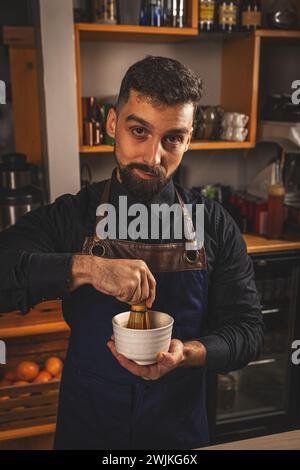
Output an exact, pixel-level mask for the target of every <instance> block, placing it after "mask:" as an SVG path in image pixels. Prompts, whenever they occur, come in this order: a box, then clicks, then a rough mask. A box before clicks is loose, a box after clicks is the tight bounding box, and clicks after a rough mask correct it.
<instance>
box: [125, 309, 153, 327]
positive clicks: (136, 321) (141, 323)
mask: <svg viewBox="0 0 300 470" xmlns="http://www.w3.org/2000/svg"><path fill="white" fill-rule="evenodd" d="M127 328H132V329H134V330H150V329H151V324H150V316H149V312H148V309H147V307H146V305H142V304H139V305H131V310H130V315H129V320H128V323H127Z"/></svg>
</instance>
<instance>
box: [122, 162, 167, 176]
mask: <svg viewBox="0 0 300 470" xmlns="http://www.w3.org/2000/svg"><path fill="white" fill-rule="evenodd" d="M126 169H127V170H129V171H131V170H134V169H137V170H142V171H145V172H147V173H149V174H150V175H152V176H157V177H160V178H161V177H165V176H166V172H165V170H164V168H163V167H161V166H156V167H151V166H149V165H146V164H144V163H129V164H128V165H126Z"/></svg>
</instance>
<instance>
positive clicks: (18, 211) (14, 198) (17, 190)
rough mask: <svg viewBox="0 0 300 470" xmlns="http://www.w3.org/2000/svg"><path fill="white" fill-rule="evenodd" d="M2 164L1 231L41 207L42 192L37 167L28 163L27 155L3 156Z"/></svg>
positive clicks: (0, 181)
mask: <svg viewBox="0 0 300 470" xmlns="http://www.w3.org/2000/svg"><path fill="white" fill-rule="evenodd" d="M1 160H2V161H1V163H0V230H4V229H5V228H7V227H9V226H10V225H13V224H15V223H16V222H17V220H18V219H19V218H20V217H21V216H22V215H24V214H26V212H29V211H31V210H32V209H35V208H36V207H38V206H40V205H41V204H42V201H43V197H42V191H41V189H40V188H39V187H38V186H37V184H35V183H36V181H35V176H36V174H37V170H38V169H37V167H36V166H34V165H32V164H30V163H27V161H26V155H24V154H20V153H11V154H7V155H3V156H2V159H1Z"/></svg>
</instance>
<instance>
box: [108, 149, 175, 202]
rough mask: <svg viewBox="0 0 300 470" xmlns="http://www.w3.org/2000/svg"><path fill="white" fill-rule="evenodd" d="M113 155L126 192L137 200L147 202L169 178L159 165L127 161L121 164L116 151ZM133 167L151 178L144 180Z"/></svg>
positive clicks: (170, 176)
mask: <svg viewBox="0 0 300 470" xmlns="http://www.w3.org/2000/svg"><path fill="white" fill-rule="evenodd" d="M114 156H115V159H116V162H117V165H118V168H119V172H120V177H121V181H122V183H123V185H124V186H125V188H126V189H127V191H128V193H129V194H130V195H131V196H132V197H134V198H135V199H136V200H137V201H139V202H149V201H151V199H153V197H154V196H156V195H157V194H158V193H159V192H160V191H161V190H162V189H163V188H164V187H165V186H166V185H167V184H168V183H169V181H170V180H171V178H172V176H173V174H174V173H175V172H173V173H172V174H171V175H169V176H166V170H165V169H164V167H162V166H161V165H158V166H155V167H153V166H149V165H146V164H143V163H129V164H128V165H121V164H120V163H119V161H118V158H117V156H116V153H115V152H114ZM134 169H138V170H142V171H145V172H147V173H148V174H150V175H152V176H153V177H154V178H151V180H144V179H142V178H140V177H139V176H137V175H136V174H135V172H134Z"/></svg>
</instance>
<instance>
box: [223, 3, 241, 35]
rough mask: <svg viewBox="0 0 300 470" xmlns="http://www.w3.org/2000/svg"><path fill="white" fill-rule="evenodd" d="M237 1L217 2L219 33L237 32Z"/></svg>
mask: <svg viewBox="0 0 300 470" xmlns="http://www.w3.org/2000/svg"><path fill="white" fill-rule="evenodd" d="M238 4H239V3H238V0H221V1H220V2H219V8H218V16H219V27H218V29H219V31H221V32H222V33H233V32H235V31H238V30H239V21H238V19H239V18H238Z"/></svg>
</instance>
